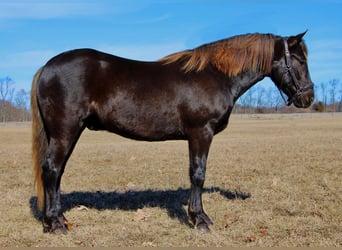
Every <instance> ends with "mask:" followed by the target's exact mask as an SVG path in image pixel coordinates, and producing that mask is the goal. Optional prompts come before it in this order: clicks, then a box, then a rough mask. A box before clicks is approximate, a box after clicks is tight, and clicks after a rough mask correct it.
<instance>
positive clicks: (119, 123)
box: [31, 33, 314, 233]
mask: <svg viewBox="0 0 342 250" xmlns="http://www.w3.org/2000/svg"><path fill="white" fill-rule="evenodd" d="M304 34H305V33H302V34H299V35H297V36H291V37H287V38H284V37H280V36H275V35H272V34H248V35H241V36H235V37H232V38H229V39H225V40H221V41H217V42H213V43H209V44H205V45H202V46H200V47H197V48H195V49H192V50H186V51H183V52H179V53H175V54H172V55H169V56H166V57H164V58H162V59H160V60H159V61H156V62H141V61H134V60H128V59H124V58H120V57H117V56H113V55H109V54H105V53H102V52H99V51H95V50H91V49H78V50H73V51H68V52H65V53H62V54H60V55H57V56H56V57H54V58H52V59H51V60H50V61H49V62H47V63H46V65H45V66H43V67H42V68H41V69H40V70H39V71H38V72H37V73H36V75H35V77H34V80H33V83H32V93H31V105H32V116H33V123H32V132H33V140H32V150H33V165H34V172H35V183H36V186H37V189H38V190H37V191H38V196H37V197H38V206H39V208H40V209H42V210H43V227H44V231H45V232H55V233H59V232H66V231H67V230H68V226H67V225H68V223H67V220H66V219H65V217H64V216H63V213H62V209H61V202H60V182H61V178H62V174H63V172H64V168H65V165H66V163H67V161H68V158H69V157H70V155H71V153H72V151H73V149H74V147H75V144H76V142H77V140H78V139H79V137H80V135H81V133H82V131H83V130H84V129H85V128H88V129H91V130H107V131H110V132H113V133H117V134H119V135H121V136H124V137H128V138H132V139H137V140H146V141H161V140H188V143H189V158H190V171H189V172H190V181H191V189H190V196H189V205H188V214H189V219H190V221H191V222H192V223H193V224H194V226H195V227H196V228H198V229H199V230H201V231H208V230H209V225H210V224H212V222H211V220H210V218H209V217H208V216H207V215H206V214H205V212H204V210H203V206H202V189H203V184H204V180H205V172H206V163H207V156H208V152H209V147H210V144H211V141H212V139H213V136H214V135H215V134H217V133H218V132H220V131H222V130H223V129H224V128H226V126H227V124H228V119H229V116H230V113H231V111H232V109H233V106H234V103H235V102H236V100H237V99H238V98H239V97H240V96H241V95H242V94H243V93H245V92H246V91H247V90H248V89H249V88H250V87H251V86H253V85H254V84H255V83H257V82H259V81H260V80H262V79H263V78H264V77H270V78H271V79H272V80H273V82H274V83H275V85H276V86H277V87H278V88H279V90H281V91H283V93H285V94H286V95H287V97H288V101H287V102H288V104H289V105H290V104H291V103H293V104H294V105H295V106H296V107H300V108H306V107H309V106H310V104H311V103H312V101H313V97H314V92H313V84H312V82H311V79H310V76H309V72H308V66H307V49H306V46H305V44H304V42H303V41H302V37H303V36H304Z"/></svg>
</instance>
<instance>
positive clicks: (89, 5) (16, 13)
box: [0, 0, 105, 19]
mask: <svg viewBox="0 0 342 250" xmlns="http://www.w3.org/2000/svg"><path fill="white" fill-rule="evenodd" d="M103 10H105V7H104V6H103V5H100V4H98V3H96V2H84V1H83V2H82V1H80V2H65V1H58V2H57V1H56V2H48V1H15V0H14V1H7V2H0V19H15V18H20V19H23V18H34V19H47V18H55V17H61V16H70V15H88V14H92V13H98V12H100V11H103Z"/></svg>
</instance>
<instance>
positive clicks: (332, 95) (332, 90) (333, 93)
mask: <svg viewBox="0 0 342 250" xmlns="http://www.w3.org/2000/svg"><path fill="white" fill-rule="evenodd" d="M338 83H339V81H338V80H337V79H332V80H330V81H329V86H330V89H329V93H330V103H331V105H332V106H333V111H336V101H337V100H336V96H337V85H338Z"/></svg>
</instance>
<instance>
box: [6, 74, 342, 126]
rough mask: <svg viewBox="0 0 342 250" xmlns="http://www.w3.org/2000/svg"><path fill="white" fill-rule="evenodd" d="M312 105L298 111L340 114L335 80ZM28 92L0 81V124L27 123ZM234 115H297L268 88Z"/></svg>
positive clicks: (252, 94)
mask: <svg viewBox="0 0 342 250" xmlns="http://www.w3.org/2000/svg"><path fill="white" fill-rule="evenodd" d="M314 87H315V102H314V104H313V105H312V107H311V108H310V109H306V110H300V111H301V112H342V83H341V82H340V80H338V79H332V80H329V81H328V82H322V83H320V84H316V85H315V86H314ZM29 103H30V92H29V91H26V90H24V89H20V90H16V89H15V82H14V81H13V80H12V79H11V78H10V77H4V78H0V122H10V121H30V120H31V112H30V104H29ZM233 112H234V113H290V112H299V110H298V109H296V108H294V107H293V106H290V107H287V106H286V105H285V103H284V101H283V99H282V98H281V95H280V93H279V90H278V89H277V88H276V87H275V86H274V85H271V86H269V87H265V86H263V85H255V86H254V87H252V88H251V89H249V90H248V91H247V92H246V93H245V94H244V95H242V96H241V97H240V98H239V100H238V101H237V103H236V105H235V107H234V110H233Z"/></svg>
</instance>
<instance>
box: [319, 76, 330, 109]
mask: <svg viewBox="0 0 342 250" xmlns="http://www.w3.org/2000/svg"><path fill="white" fill-rule="evenodd" d="M320 87H321V91H322V101H323V105H324V111H325V108H326V106H327V99H328V97H327V88H326V84H325V83H324V82H322V83H321V85H320Z"/></svg>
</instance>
